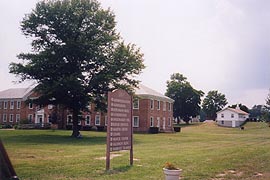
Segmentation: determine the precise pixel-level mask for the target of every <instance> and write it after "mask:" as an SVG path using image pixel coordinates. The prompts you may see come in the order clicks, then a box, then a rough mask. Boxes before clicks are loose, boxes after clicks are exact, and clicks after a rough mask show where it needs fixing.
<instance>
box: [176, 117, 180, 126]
mask: <svg viewBox="0 0 270 180" xmlns="http://www.w3.org/2000/svg"><path fill="white" fill-rule="evenodd" d="M176 119H177V124H180V117H179V116H178V117H177V118H176Z"/></svg>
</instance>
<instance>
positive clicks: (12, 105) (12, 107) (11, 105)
mask: <svg viewBox="0 0 270 180" xmlns="http://www.w3.org/2000/svg"><path fill="white" fill-rule="evenodd" d="M9 103H10V107H9V109H14V101H10V102H9Z"/></svg>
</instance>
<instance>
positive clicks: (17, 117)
mask: <svg viewBox="0 0 270 180" xmlns="http://www.w3.org/2000/svg"><path fill="white" fill-rule="evenodd" d="M20 120H21V116H20V114H16V122H20Z"/></svg>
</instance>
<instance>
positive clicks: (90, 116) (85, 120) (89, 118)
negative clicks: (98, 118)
mask: <svg viewBox="0 0 270 180" xmlns="http://www.w3.org/2000/svg"><path fill="white" fill-rule="evenodd" d="M87 117H89V123H87ZM90 124H91V116H90V115H86V116H85V125H90Z"/></svg>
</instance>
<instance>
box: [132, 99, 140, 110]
mask: <svg viewBox="0 0 270 180" xmlns="http://www.w3.org/2000/svg"><path fill="white" fill-rule="evenodd" d="M133 109H139V99H138V98H136V99H134V100H133Z"/></svg>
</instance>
